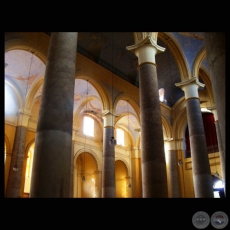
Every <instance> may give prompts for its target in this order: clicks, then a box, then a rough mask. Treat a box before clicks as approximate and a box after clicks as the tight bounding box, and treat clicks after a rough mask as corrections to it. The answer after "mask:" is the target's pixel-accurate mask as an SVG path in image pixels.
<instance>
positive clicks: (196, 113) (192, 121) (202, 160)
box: [186, 98, 213, 198]
mask: <svg viewBox="0 0 230 230" xmlns="http://www.w3.org/2000/svg"><path fill="white" fill-rule="evenodd" d="M186 108H187V117H188V129H189V140H190V148H191V158H192V170H193V182H194V191H195V197H196V198H213V184H212V178H211V170H210V164H209V158H208V151H207V146H206V139H205V133H204V126H203V120H202V115H201V111H200V102H199V99H198V98H190V99H189V100H187V101H186Z"/></svg>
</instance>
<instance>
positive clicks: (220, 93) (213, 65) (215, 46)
mask: <svg viewBox="0 0 230 230" xmlns="http://www.w3.org/2000/svg"><path fill="white" fill-rule="evenodd" d="M225 39H226V34H225V32H206V33H205V39H204V42H205V48H206V56H207V60H208V63H209V72H210V79H211V82H212V88H213V94H214V99H215V103H216V110H217V114H218V122H219V127H220V136H221V141H222V148H223V152H224V153H223V155H225V144H226V143H225V135H226V134H225V129H226V126H225V119H226V116H225V106H226V103H225V99H226V94H225V88H226V83H225V79H226V67H225V56H226V54H225V53H226V46H225Z"/></svg>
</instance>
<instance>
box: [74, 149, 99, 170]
mask: <svg viewBox="0 0 230 230" xmlns="http://www.w3.org/2000/svg"><path fill="white" fill-rule="evenodd" d="M84 152H86V153H89V154H90V155H91V156H92V158H93V160H94V162H95V165H96V170H97V171H101V170H102V164H101V162H100V160H99V158H98V156H97V154H96V153H95V152H94V151H92V150H91V149H89V148H87V147H85V148H82V149H80V150H78V151H77V152H76V153H75V155H74V160H73V162H74V165H76V161H77V158H78V156H79V155H80V154H81V153H84Z"/></svg>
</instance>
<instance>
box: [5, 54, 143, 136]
mask: <svg viewBox="0 0 230 230" xmlns="http://www.w3.org/2000/svg"><path fill="white" fill-rule="evenodd" d="M44 73H45V65H44V64H43V63H42V61H41V60H40V59H39V58H37V57H36V56H35V55H33V54H31V53H29V52H27V51H23V50H13V51H9V52H7V53H6V54H5V80H6V81H5V82H6V83H5V114H9V115H10V114H14V115H15V114H16V113H17V112H18V109H19V100H18V98H17V94H16V93H15V92H16V91H17V92H18V93H19V95H20V98H21V101H22V103H23V104H22V105H21V106H22V107H23V106H24V103H25V100H26V96H27V94H28V92H29V90H30V89H31V87H32V85H33V84H34V83H35V82H36V81H37V80H38V79H40V78H43V77H44ZM12 85H13V86H14V87H13V88H15V90H13V88H12V87H11V86H12ZM41 93H42V86H41V87H40V88H39V89H38V90H37V93H36V94H35V97H40V96H41ZM86 101H87V103H86ZM78 107H80V108H81V110H80V113H82V112H85V111H90V112H93V113H94V114H96V115H99V116H100V115H101V114H102V110H103V108H102V103H101V98H100V95H99V94H98V92H97V91H96V89H95V88H94V87H93V86H92V85H91V84H90V82H88V81H85V80H82V79H75V88H74V111H75V109H77V108H78ZM115 111H116V113H117V114H126V113H128V112H129V113H130V114H131V115H129V118H127V115H126V116H121V119H119V121H118V125H119V126H121V127H125V126H126V127H127V124H128V122H129V128H130V130H131V132H132V134H133V137H134V138H136V137H137V135H138V133H137V132H136V131H135V129H136V128H139V124H138V122H137V115H136V113H135V111H134V109H133V108H132V106H130V105H129V104H128V103H127V102H126V101H123V100H121V101H119V102H118V103H117V107H116V109H115Z"/></svg>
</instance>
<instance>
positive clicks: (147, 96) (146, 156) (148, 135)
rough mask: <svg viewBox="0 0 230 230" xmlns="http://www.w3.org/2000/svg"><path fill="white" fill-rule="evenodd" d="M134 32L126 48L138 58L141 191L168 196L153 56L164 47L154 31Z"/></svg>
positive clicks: (157, 195)
mask: <svg viewBox="0 0 230 230" xmlns="http://www.w3.org/2000/svg"><path fill="white" fill-rule="evenodd" d="M145 35H146V33H143V34H140V33H136V34H134V37H135V43H136V44H135V45H133V46H130V47H127V49H128V50H132V51H133V52H134V53H135V54H136V56H137V57H138V64H139V66H138V71H139V92H140V118H141V122H140V123H141V161H142V194H143V197H144V198H166V197H168V187H167V173H166V162H165V153H164V138H163V130H162V118H161V108H160V101H159V93H158V80H157V69H156V67H157V66H156V63H155V55H156V54H157V53H159V52H163V51H164V50H165V48H162V47H160V46H158V45H157V33H149V34H147V36H146V37H145Z"/></svg>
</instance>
